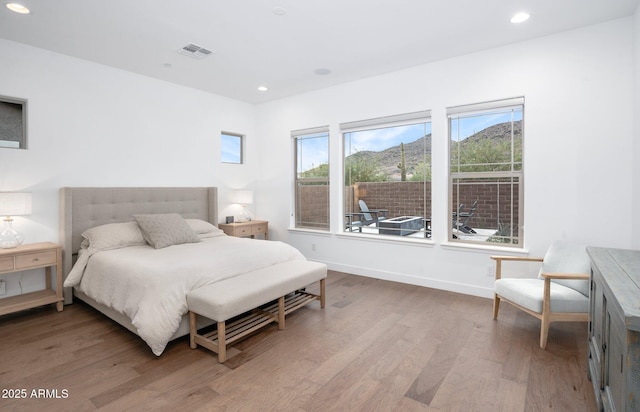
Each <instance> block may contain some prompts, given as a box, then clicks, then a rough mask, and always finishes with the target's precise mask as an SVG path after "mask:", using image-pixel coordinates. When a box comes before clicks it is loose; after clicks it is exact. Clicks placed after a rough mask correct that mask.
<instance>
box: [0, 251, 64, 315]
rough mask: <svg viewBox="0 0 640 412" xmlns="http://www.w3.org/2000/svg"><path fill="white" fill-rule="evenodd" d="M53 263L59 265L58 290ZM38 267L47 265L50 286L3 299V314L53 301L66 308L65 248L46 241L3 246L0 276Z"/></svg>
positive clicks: (46, 270)
mask: <svg viewBox="0 0 640 412" xmlns="http://www.w3.org/2000/svg"><path fill="white" fill-rule="evenodd" d="M52 267H55V269H56V290H53V288H52V282H51V268H52ZM38 268H45V275H46V285H47V287H46V289H44V290H39V291H37V292H30V293H23V294H22V295H17V296H10V297H8V298H3V299H0V315H5V314H7V313H13V312H17V311H20V310H24V309H29V308H35V307H36V306H42V305H47V304H50V303H55V304H56V307H57V309H58V312H62V307H63V301H64V298H63V296H62V248H61V247H60V246H58V245H56V244H55V243H49V242H45V243H32V244H30V245H22V246H18V247H16V248H12V249H0V276H2V275H7V274H11V273H15V272H21V271H24V270H31V269H38Z"/></svg>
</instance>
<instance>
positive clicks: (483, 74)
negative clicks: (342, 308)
mask: <svg viewBox="0 0 640 412" xmlns="http://www.w3.org/2000/svg"><path fill="white" fill-rule="evenodd" d="M632 40H633V19H632V18H626V19H620V20H615V21H611V22H608V23H605V24H600V25H596V26H591V27H587V28H583V29H579V30H574V31H570V32H565V33H561V34H558V35H554V36H550V37H546V38H541V39H537V40H533V41H528V42H523V43H517V44H512V45H510V46H506V47H501V48H497V49H492V50H487V51H484V52H480V53H475V54H470V55H465V56H462V57H459V58H454V59H449V60H446V61H440V62H437V63H433V64H427V65H423V66H419V67H415V68H411V69H408V70H403V71H399V72H394V73H390V74H387V75H384V76H378V77H375V78H368V79H363V80H360V81H356V82H351V83H348V84H344V85H341V86H337V87H333V88H329V89H324V90H320V91H316V92H312V93H307V94H304V95H299V96H294V97H292V98H288V99H283V100H280V101H276V102H271V103H266V104H262V105H260V106H259V107H258V123H257V124H258V127H259V130H260V133H261V135H262V137H263V139H262V140H261V143H262V144H263V148H262V150H263V151H264V152H265V153H269V155H268V156H264V157H262V164H261V168H260V169H261V175H260V177H259V182H258V184H257V187H259V191H258V193H257V194H256V203H257V208H258V210H257V211H258V214H260V215H262V216H264V217H268V218H269V219H271V221H272V228H273V229H272V232H273V233H272V235H273V237H274V238H277V239H282V240H286V241H288V242H290V243H292V244H293V245H295V246H297V247H298V248H300V250H301V251H302V252H303V253H304V254H305V255H306V256H307V257H309V258H310V259H314V260H319V261H323V262H326V263H328V264H329V266H330V267H331V268H333V269H337V270H343V271H347V272H351V273H357V274H364V275H369V276H374V277H379V278H385V279H392V280H398V281H402V282H408V283H412V284H417V285H426V286H434V287H439V288H443V289H449V290H455V291H460V292H464V293H471V294H476V295H481V296H492V291H493V279H492V278H491V277H489V276H487V271H488V270H490V267H489V266H490V259H489V255H491V254H496V251H495V250H491V251H490V250H483V249H469V248H459V247H453V246H451V245H446V244H445V237H446V230H447V225H448V224H449V218H448V216H447V183H446V182H447V165H446V156H447V129H446V118H445V108H446V107H448V106H455V105H461V104H468V103H476V102H482V101H487V100H494V99H500V98H508V97H514V96H525V99H526V102H525V137H524V138H525V205H524V207H525V209H524V211H525V248H526V250H527V251H529V252H530V253H531V254H532V255H541V254H543V253H544V251H545V250H546V248H547V246H548V245H549V243H550V242H551V241H553V240H555V239H566V240H571V241H577V242H584V243H585V244H590V245H599V246H609V247H630V246H631V244H632V238H633V237H632V234H633V230H632V227H631V225H630V224H629V220H630V217H631V216H632V200H633V199H632V198H633V196H632V194H631V191H632V189H631V188H632V180H631V176H632V171H633V151H632V149H633V139H632V133H633V121H632V120H631V119H632V114H633V88H632V87H629V85H631V84H633V78H634V75H633V53H632V50H633V46H632V43H633V42H632ZM416 52H417V53H419V52H420V50H416ZM425 109H431V110H432V115H433V118H432V122H433V139H434V140H433V146H432V147H433V157H432V158H433V205H434V206H433V216H432V218H433V221H434V224H435V234H434V239H433V240H434V242H433V244H420V245H416V244H411V245H407V244H405V243H398V242H392V241H383V240H363V239H361V238H353V237H348V236H345V235H337V234H336V233H335V232H340V227H341V219H340V212H341V207H340V203H341V200H342V199H341V195H340V192H341V190H340V185H339V183H338V184H335V185H334V186H333V187H332V192H331V193H332V199H333V202H332V207H331V216H332V218H331V223H332V229H333V231H334V233H333V234H330V235H319V234H309V233H305V232H296V231H288V230H287V228H288V227H290V213H288V212H290V210H291V187H292V166H291V164H292V160H291V159H292V150H291V149H292V148H291V139H290V131H291V130H295V129H302V128H308V127H315V126H323V125H329V126H330V129H331V162H332V163H333V165H335V167H334V170H333V172H332V176H331V178H332V181H333V182H340V181H341V172H340V170H339V167H337V166H339V165H340V164H341V163H340V159H341V138H340V134H339V128H338V124H339V123H341V122H346V121H354V120H362V119H368V118H373V117H377V116H385V115H393V114H400V113H406V112H412V111H417V110H425ZM636 150H637V149H636ZM285 212H287V213H285ZM314 245H315V251H314V250H312V248H313V246H314Z"/></svg>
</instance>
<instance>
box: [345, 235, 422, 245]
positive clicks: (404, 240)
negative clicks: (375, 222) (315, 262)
mask: <svg viewBox="0 0 640 412" xmlns="http://www.w3.org/2000/svg"><path fill="white" fill-rule="evenodd" d="M335 235H336V237H343V238H348V239H358V240H364V241H368V242H383V243H398V244H403V245H411V246H434V245H435V242H434V241H433V240H431V239H428V238H416V237H405V236H392V235H376V234H366V233H354V232H340V233H336V234H335Z"/></svg>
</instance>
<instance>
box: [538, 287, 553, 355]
mask: <svg viewBox="0 0 640 412" xmlns="http://www.w3.org/2000/svg"><path fill="white" fill-rule="evenodd" d="M543 293H544V295H543V297H542V319H541V320H540V348H542V349H545V348H546V347H547V338H548V337H549V324H550V323H551V280H549V278H545V280H544V292H543Z"/></svg>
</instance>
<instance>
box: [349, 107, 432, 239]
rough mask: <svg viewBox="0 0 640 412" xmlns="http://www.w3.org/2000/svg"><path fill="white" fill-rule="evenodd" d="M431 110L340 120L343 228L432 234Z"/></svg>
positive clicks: (391, 233) (397, 235) (388, 233)
mask: <svg viewBox="0 0 640 412" xmlns="http://www.w3.org/2000/svg"><path fill="white" fill-rule="evenodd" d="M430 116H431V114H430V112H429V111H423V112H415V113H408V114H403V115H396V116H389V117H383V118H378V119H371V120H364V121H358V122H351V123H344V124H341V125H340V128H341V131H342V135H343V139H344V211H345V213H344V229H343V230H344V231H345V232H353V233H363V234H364V233H368V234H371V235H383V236H393V237H395V238H396V239H401V238H405V237H412V238H422V239H424V238H429V237H431V121H430Z"/></svg>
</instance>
